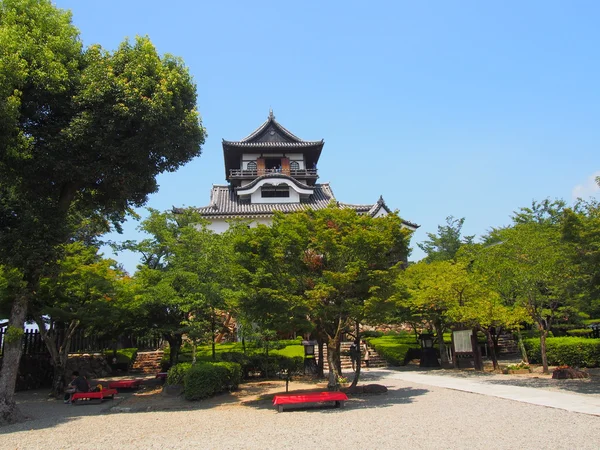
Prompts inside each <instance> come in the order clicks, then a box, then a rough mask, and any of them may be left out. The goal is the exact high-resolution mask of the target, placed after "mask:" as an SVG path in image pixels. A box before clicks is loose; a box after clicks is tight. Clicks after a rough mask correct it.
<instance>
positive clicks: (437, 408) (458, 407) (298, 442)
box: [0, 371, 600, 449]
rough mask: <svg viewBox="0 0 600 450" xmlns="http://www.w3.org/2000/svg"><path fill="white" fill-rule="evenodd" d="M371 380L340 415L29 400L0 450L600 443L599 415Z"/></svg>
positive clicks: (233, 406) (4, 431)
mask: <svg viewBox="0 0 600 450" xmlns="http://www.w3.org/2000/svg"><path fill="white" fill-rule="evenodd" d="M369 381H375V382H378V383H381V384H384V385H386V386H387V387H388V388H389V392H388V393H387V394H382V395H371V396H366V395H365V396H356V397H353V398H351V400H350V401H349V402H347V404H346V407H345V408H343V409H335V408H313V409H303V410H294V411H285V412H284V413H277V412H276V410H275V408H274V407H273V406H271V404H270V401H268V400H264V401H255V402H250V403H246V404H240V403H239V401H237V399H236V398H235V397H233V396H232V395H229V394H227V395H223V396H219V397H217V398H215V399H212V400H211V401H207V402H199V403H191V404H190V403H188V404H187V406H186V409H185V410H183V409H179V410H177V409H174V410H171V411H156V412H142V411H140V410H136V409H132V411H136V412H127V413H124V412H121V413H115V412H110V411H111V408H112V407H113V406H114V405H113V404H107V403H105V404H103V405H102V406H99V405H86V406H68V405H62V404H60V405H59V404H54V405H50V408H48V402H45V403H44V400H43V399H40V401H39V404H38V405H37V406H36V405H35V402H33V403H31V402H27V407H28V408H30V409H29V410H28V413H29V414H30V415H33V416H34V417H35V419H33V420H30V421H28V422H25V423H21V424H16V425H11V426H8V427H3V428H0V448H2V449H5V448H6V449H38V448H39V449H64V448H69V449H70V448H76V449H88V448H89V449H98V448H119V449H120V448H131V449H180V448H181V449H184V448H202V449H204V448H209V449H237V448H240V449H242V448H243V449H253V448H257V449H258V448H260V449H262V448H278V449H287V448H290V449H292V448H299V447H301V448H309V449H310V448H324V447H334V446H335V447H336V448H339V447H342V448H343V447H349V446H352V447H355V448H411V449H412V448H414V449H421V448H436V449H440V448H453V449H455V448H456V449H460V448H465V449H466V448H469V449H479V448H482V449H483V448H485V449H506V448H510V447H513V448H528V449H537V448H539V449H542V448H544V449H545V448H548V447H552V448H555V449H563V448H564V449H567V448H568V449H573V448H577V449H597V448H599V447H600V417H597V416H590V415H585V414H577V413H571V412H567V411H563V410H558V409H552V408H546V407H542V406H534V405H529V404H524V403H519V402H514V401H510V400H504V399H499V398H495V397H487V396H483V395H477V394H470V393H466V392H460V391H454V390H449V389H443V388H436V387H429V386H425V385H417V384H411V383H407V382H403V381H401V380H394V379H392V378H390V377H387V376H386V375H385V374H377V373H376V372H375V371H372V372H371V373H367V374H365V382H369ZM122 400H123V401H122V402H121V404H120V405H117V406H116V408H114V409H112V411H114V410H115V409H118V408H119V407H122V405H125V404H127V396H125V397H122ZM117 401H119V400H117ZM23 406H26V405H25V404H24V405H23ZM62 407H64V408H62ZM36 408H37V409H36ZM61 408H62V409H61ZM189 408H192V409H189ZM43 411H46V413H43ZM49 411H50V412H51V411H56V413H55V414H53V413H49ZM40 414H42V415H40Z"/></svg>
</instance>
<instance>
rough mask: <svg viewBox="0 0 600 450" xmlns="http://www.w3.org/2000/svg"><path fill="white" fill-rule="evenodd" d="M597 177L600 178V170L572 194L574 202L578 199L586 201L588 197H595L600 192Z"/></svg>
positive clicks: (575, 188)
mask: <svg viewBox="0 0 600 450" xmlns="http://www.w3.org/2000/svg"><path fill="white" fill-rule="evenodd" d="M597 177H600V170H597V171H596V172H594V173H593V174H592V175H590V176H589V177H588V178H587V179H586V180H585V182H583V183H581V184H578V185H577V186H575V187H574V188H573V191H572V192H571V194H572V196H573V200H577V199H578V198H583V199H586V198H588V197H594V196H595V195H596V194H597V193H598V192H599V191H600V186H598V183H597V182H596V178H597Z"/></svg>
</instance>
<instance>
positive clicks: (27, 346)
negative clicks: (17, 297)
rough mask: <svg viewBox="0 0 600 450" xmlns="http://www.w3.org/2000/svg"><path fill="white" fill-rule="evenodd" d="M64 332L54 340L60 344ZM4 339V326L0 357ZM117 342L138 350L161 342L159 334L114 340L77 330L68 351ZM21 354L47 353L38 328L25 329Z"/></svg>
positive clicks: (88, 350)
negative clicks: (99, 337)
mask: <svg viewBox="0 0 600 450" xmlns="http://www.w3.org/2000/svg"><path fill="white" fill-rule="evenodd" d="M63 334H64V332H63V331H62V330H61V331H59V333H58V336H57V339H56V342H57V344H60V343H62V342H63V340H64V335H63ZM5 341H6V328H0V358H2V355H3V354H4V345H5ZM116 342H119V343H120V345H121V346H125V347H136V348H138V350H156V349H158V348H160V347H161V346H162V344H163V339H162V337H161V336H158V335H156V336H152V335H146V336H141V337H137V336H131V335H130V336H120V337H119V338H117V339H116V340H114V339H98V338H97V337H96V336H94V335H91V336H89V335H86V333H85V330H83V329H81V330H77V331H76V332H75V334H74V335H73V337H72V338H71V342H70V345H69V353H91V352H96V351H101V350H105V349H110V348H113V347H114V346H115V343H116ZM22 346H23V347H22V348H23V350H22V354H23V355H35V354H40V353H47V352H48V349H47V347H46V343H45V342H44V341H43V339H42V336H41V334H40V332H39V330H26V331H24V333H23V337H22Z"/></svg>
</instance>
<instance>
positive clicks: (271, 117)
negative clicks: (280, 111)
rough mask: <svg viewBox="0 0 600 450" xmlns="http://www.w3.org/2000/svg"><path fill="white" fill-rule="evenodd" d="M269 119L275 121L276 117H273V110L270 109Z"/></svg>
mask: <svg viewBox="0 0 600 450" xmlns="http://www.w3.org/2000/svg"><path fill="white" fill-rule="evenodd" d="M269 119H271V120H273V119H275V116H274V115H273V108H269Z"/></svg>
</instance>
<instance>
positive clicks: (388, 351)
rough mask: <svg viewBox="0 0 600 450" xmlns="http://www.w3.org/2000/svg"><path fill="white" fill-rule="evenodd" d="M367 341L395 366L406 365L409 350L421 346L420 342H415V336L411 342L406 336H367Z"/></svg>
mask: <svg viewBox="0 0 600 450" xmlns="http://www.w3.org/2000/svg"><path fill="white" fill-rule="evenodd" d="M366 341H367V342H368V343H369V345H371V346H372V347H373V348H374V349H375V351H376V352H377V353H379V355H380V356H381V357H382V358H384V359H385V360H386V361H387V362H388V363H389V364H391V365H393V366H403V365H405V364H406V361H407V357H408V354H409V351H410V350H411V349H417V350H418V349H419V348H420V346H419V344H417V343H415V341H414V338H412V342H411V343H407V342H408V341H407V339H406V337H404V336H382V337H378V338H367V339H366Z"/></svg>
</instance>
